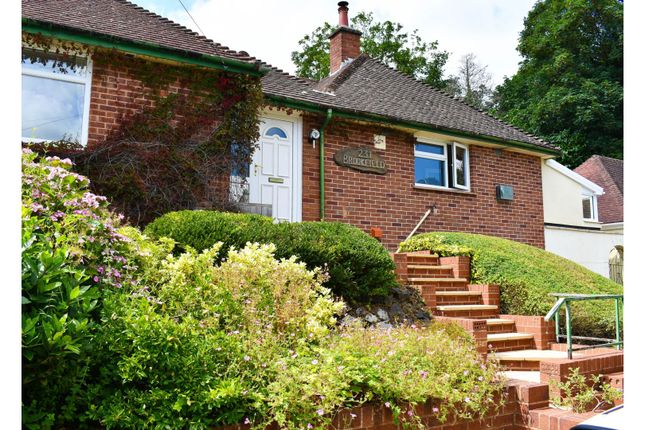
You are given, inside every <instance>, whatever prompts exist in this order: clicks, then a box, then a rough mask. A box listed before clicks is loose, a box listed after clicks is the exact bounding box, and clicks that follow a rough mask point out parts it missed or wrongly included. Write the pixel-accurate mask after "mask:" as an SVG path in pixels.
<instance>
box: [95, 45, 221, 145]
mask: <svg viewBox="0 0 645 430" xmlns="http://www.w3.org/2000/svg"><path fill="white" fill-rule="evenodd" d="M107 58H108V59H106V58H103V57H101V56H100V55H96V56H95V58H94V59H93V60H94V61H93V66H92V89H91V98H90V121H89V129H88V146H89V147H91V146H92V145H96V144H97V143H100V142H102V141H103V140H105V138H106V137H108V135H109V134H110V132H111V131H114V130H116V129H117V128H118V126H119V125H120V124H121V123H122V121H123V119H124V118H128V117H129V116H131V115H132V114H134V113H136V112H137V111H139V110H141V109H143V108H145V107H151V106H152V105H153V99H152V97H151V96H150V93H149V91H146V90H149V88H147V87H146V85H144V83H143V82H141V80H139V79H137V73H136V67H137V62H135V60H134V59H132V61H131V62H130V61H129V60H128V57H126V56H123V57H122V59H121V60H120V62H119V64H118V65H115V64H114V62H113V61H111V60H109V58H110V57H107ZM137 61H140V60H137ZM159 67H160V70H161V71H163V67H166V66H164V65H159ZM187 91H188V90H187V89H185V88H181V87H180V86H179V83H178V82H177V83H174V84H171V85H169V86H168V88H166V89H163V90H162V91H161V92H160V95H162V96H164V95H167V94H169V93H180V92H181V93H186V92H187ZM216 122H217V118H214V119H213V123H216Z"/></svg>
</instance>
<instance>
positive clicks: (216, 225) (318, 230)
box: [145, 211, 396, 301]
mask: <svg viewBox="0 0 645 430" xmlns="http://www.w3.org/2000/svg"><path fill="white" fill-rule="evenodd" d="M145 231H146V234H149V235H150V236H152V237H164V236H165V237H170V238H172V239H174V240H175V241H177V242H178V243H179V244H180V245H181V246H183V247H184V248H185V247H186V246H189V247H191V248H194V249H196V250H200V251H201V250H204V249H207V248H209V247H211V246H213V244H215V243H216V242H222V254H223V255H226V253H227V252H228V250H229V249H231V248H233V247H234V248H237V249H240V248H243V247H244V246H245V244H246V243H247V242H258V243H273V244H275V245H276V257H277V258H289V257H291V256H292V255H295V256H297V257H298V258H299V259H300V260H301V261H303V262H305V263H306V264H307V267H308V268H309V269H313V268H314V267H321V268H323V270H324V271H325V272H326V273H327V274H328V275H329V279H328V280H327V281H326V282H325V286H326V287H327V288H330V289H331V290H332V291H333V292H334V294H336V295H337V296H342V297H343V298H345V299H346V300H348V301H355V300H365V299H369V298H371V297H377V296H385V295H387V294H388V292H389V290H390V288H391V287H393V286H395V285H396V281H395V275H394V263H393V261H392V259H391V258H390V256H389V254H388V252H387V250H386V249H385V248H384V247H383V246H382V245H381V244H380V243H379V242H378V241H377V240H376V239H374V238H372V237H370V236H369V235H367V234H365V233H364V232H362V231H361V230H359V229H358V228H356V227H353V226H351V225H348V224H343V223H338V222H302V223H279V224H275V223H273V221H272V220H271V219H270V218H267V217H262V216H259V215H249V214H236V213H225V212H217V211H180V212H171V213H168V214H166V215H164V216H162V217H159V218H157V219H156V220H155V221H153V222H152V223H150V224H149V225H148V227H147V228H146V230H145Z"/></svg>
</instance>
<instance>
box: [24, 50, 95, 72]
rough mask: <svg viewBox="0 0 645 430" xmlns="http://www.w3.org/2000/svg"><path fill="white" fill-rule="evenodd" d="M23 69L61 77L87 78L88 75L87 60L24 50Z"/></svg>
mask: <svg viewBox="0 0 645 430" xmlns="http://www.w3.org/2000/svg"><path fill="white" fill-rule="evenodd" d="M22 68H23V70H38V71H43V72H50V73H55V74H59V75H72V76H85V75H86V74H87V59H86V58H85V57H76V56H73V55H62V54H53V53H49V52H43V51H40V50H36V49H28V48H23V49H22Z"/></svg>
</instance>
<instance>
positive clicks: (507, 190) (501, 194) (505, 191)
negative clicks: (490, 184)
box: [495, 185, 513, 200]
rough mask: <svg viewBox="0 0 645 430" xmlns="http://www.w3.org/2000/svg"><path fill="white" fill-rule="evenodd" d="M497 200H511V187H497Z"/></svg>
mask: <svg viewBox="0 0 645 430" xmlns="http://www.w3.org/2000/svg"><path fill="white" fill-rule="evenodd" d="M495 188H496V191H497V193H496V194H497V200H513V187H512V186H511V185H497V186H496V187H495Z"/></svg>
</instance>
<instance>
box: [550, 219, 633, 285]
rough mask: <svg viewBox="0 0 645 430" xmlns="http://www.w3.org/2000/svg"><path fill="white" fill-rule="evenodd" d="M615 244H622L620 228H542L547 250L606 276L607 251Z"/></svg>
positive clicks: (607, 264) (607, 268)
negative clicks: (595, 229)
mask: <svg viewBox="0 0 645 430" xmlns="http://www.w3.org/2000/svg"><path fill="white" fill-rule="evenodd" d="M616 245H623V232H622V230H620V231H618V232H616V231H611V232H606V231H589V230H574V229H567V228H560V227H545V228H544V247H545V249H546V250H547V251H549V252H552V253H554V254H557V255H559V256H561V257H564V258H568V259H569V260H572V261H574V262H576V263H578V264H581V265H582V266H585V267H586V268H588V269H590V270H592V271H594V272H596V273H598V274H600V275H602V276H605V277H607V278H609V252H610V251H611V250H612V249H613V248H614V246H616Z"/></svg>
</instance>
